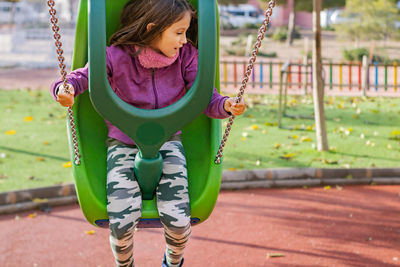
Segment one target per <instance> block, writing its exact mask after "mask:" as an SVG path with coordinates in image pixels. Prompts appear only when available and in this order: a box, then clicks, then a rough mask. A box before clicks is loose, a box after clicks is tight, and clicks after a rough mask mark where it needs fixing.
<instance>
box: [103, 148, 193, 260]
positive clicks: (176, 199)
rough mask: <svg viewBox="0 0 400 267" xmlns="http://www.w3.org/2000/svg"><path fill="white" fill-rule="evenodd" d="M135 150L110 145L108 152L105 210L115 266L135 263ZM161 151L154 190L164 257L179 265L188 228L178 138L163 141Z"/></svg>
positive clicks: (137, 211) (137, 212)
mask: <svg viewBox="0 0 400 267" xmlns="http://www.w3.org/2000/svg"><path fill="white" fill-rule="evenodd" d="M137 152H138V149H137V148H132V147H129V146H123V145H113V146H110V147H109V148H108V153H107V212H108V216H109V219H110V230H111V234H110V243H111V248H112V250H113V253H114V256H115V259H116V263H117V266H124V267H125V266H126V267H130V266H134V260H133V234H134V230H135V226H136V225H137V223H138V222H139V219H140V217H141V207H142V198H141V192H140V188H139V185H138V182H137V180H136V178H135V175H134V171H133V167H134V160H135V155H136V154H137ZM160 153H161V156H162V157H163V160H164V163H163V164H164V165H163V174H162V177H161V180H160V183H159V185H158V187H157V189H156V199H157V209H158V213H159V216H160V219H161V222H162V224H163V225H164V235H165V240H166V244H167V249H166V256H167V260H168V261H169V262H170V263H172V264H178V263H179V262H180V261H181V259H182V255H183V250H184V248H185V245H186V242H187V241H188V239H189V235H190V231H191V229H190V205H189V195H188V182H187V170H186V158H185V155H184V151H183V146H182V143H181V142H179V141H169V142H166V143H165V144H164V145H163V146H162V147H161V149H160ZM160 256H161V255H160Z"/></svg>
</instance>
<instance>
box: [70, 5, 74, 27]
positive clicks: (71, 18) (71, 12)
mask: <svg viewBox="0 0 400 267" xmlns="http://www.w3.org/2000/svg"><path fill="white" fill-rule="evenodd" d="M69 12H70V15H69V16H70V17H69V24H70V25H71V26H73V25H74V24H75V22H74V0H69Z"/></svg>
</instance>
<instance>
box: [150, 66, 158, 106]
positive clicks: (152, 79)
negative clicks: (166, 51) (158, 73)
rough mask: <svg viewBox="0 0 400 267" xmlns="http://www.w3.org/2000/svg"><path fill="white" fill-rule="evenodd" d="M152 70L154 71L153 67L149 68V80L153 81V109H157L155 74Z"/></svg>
mask: <svg viewBox="0 0 400 267" xmlns="http://www.w3.org/2000/svg"><path fill="white" fill-rule="evenodd" d="M154 72H155V70H154V68H153V69H151V81H152V83H153V92H154V99H155V103H154V105H155V107H154V108H155V109H158V95H157V90H156V81H155V77H154V76H155V75H154Z"/></svg>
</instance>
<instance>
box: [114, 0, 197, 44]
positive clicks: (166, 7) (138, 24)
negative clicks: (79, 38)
mask: <svg viewBox="0 0 400 267" xmlns="http://www.w3.org/2000/svg"><path fill="white" fill-rule="evenodd" d="M186 12H190V14H191V15H192V21H191V23H190V27H189V30H188V32H187V38H188V40H189V41H191V42H192V43H194V44H196V43H197V18H196V16H195V11H194V9H193V8H192V6H191V5H190V4H189V3H188V2H187V0H130V1H129V2H127V3H126V5H125V6H124V8H123V10H122V14H121V25H120V28H119V30H118V31H116V32H115V33H114V34H113V35H112V36H111V38H110V45H113V46H117V45H137V46H141V47H144V46H148V45H150V42H151V41H153V40H154V39H155V38H157V37H158V36H160V35H161V34H162V33H163V32H164V31H165V30H166V29H167V28H168V27H169V26H171V25H172V24H174V23H175V22H177V21H178V20H180V19H181V18H182V17H183V16H184V15H185V13H186ZM149 23H154V24H155V25H154V26H153V27H152V28H151V29H150V30H147V25H148V24H149Z"/></svg>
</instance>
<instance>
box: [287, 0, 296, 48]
mask: <svg viewBox="0 0 400 267" xmlns="http://www.w3.org/2000/svg"><path fill="white" fill-rule="evenodd" d="M288 6H289V7H290V15H289V22H288V32H287V37H286V46H291V45H292V44H293V38H294V27H295V20H296V12H295V11H294V0H289V1H288Z"/></svg>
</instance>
